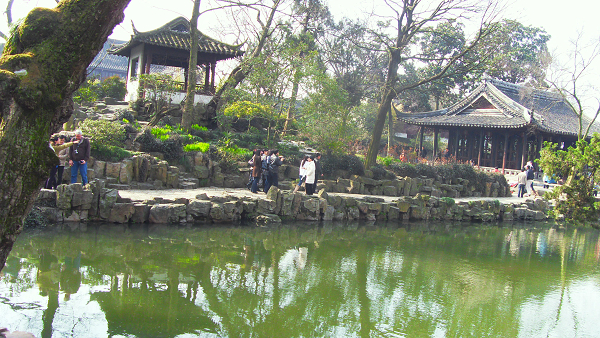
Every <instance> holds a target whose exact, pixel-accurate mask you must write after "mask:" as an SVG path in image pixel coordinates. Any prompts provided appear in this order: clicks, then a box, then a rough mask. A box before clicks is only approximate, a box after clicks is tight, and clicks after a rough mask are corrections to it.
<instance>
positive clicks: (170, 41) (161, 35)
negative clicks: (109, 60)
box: [109, 17, 244, 60]
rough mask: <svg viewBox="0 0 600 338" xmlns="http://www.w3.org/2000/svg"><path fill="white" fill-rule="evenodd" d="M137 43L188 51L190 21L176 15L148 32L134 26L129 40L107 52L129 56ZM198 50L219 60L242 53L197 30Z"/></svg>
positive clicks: (235, 47)
mask: <svg viewBox="0 0 600 338" xmlns="http://www.w3.org/2000/svg"><path fill="white" fill-rule="evenodd" d="M139 43H145V44H149V45H155V46H161V47H168V48H174V49H180V50H185V51H189V50H190V22H189V21H188V20H187V19H186V18H184V17H178V18H176V19H174V20H172V21H170V22H168V23H167V24H165V25H164V26H162V27H160V28H157V29H155V30H152V31H149V32H138V31H137V30H136V29H135V28H134V34H133V35H132V36H131V40H129V41H128V42H127V43H125V44H122V45H120V46H116V47H115V48H113V49H112V50H111V51H110V52H109V53H111V54H117V55H123V56H129V53H130V50H131V48H133V47H134V46H135V45H137V44H139ZM198 52H199V53H208V54H216V55H218V56H220V57H219V58H218V59H220V60H224V59H229V58H233V57H236V56H241V55H243V54H244V52H243V51H241V50H240V49H239V47H238V46H232V45H228V44H226V43H223V42H220V41H217V40H215V39H213V38H211V37H209V36H207V35H205V34H203V33H202V32H198Z"/></svg>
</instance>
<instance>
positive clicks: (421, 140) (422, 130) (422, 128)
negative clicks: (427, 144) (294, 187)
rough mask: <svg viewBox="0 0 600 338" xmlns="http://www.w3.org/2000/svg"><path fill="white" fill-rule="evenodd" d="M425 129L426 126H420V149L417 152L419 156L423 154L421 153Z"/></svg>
mask: <svg viewBox="0 0 600 338" xmlns="http://www.w3.org/2000/svg"><path fill="white" fill-rule="evenodd" d="M424 131H425V127H424V126H421V128H419V149H418V150H417V154H418V155H419V156H422V155H423V154H422V153H421V149H423V132H424Z"/></svg>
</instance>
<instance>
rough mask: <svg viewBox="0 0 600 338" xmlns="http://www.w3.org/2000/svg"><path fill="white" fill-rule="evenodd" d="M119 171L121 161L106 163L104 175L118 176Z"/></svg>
mask: <svg viewBox="0 0 600 338" xmlns="http://www.w3.org/2000/svg"><path fill="white" fill-rule="evenodd" d="M120 173H121V163H110V162H108V163H106V177H110V178H116V179H118V178H119V174H120Z"/></svg>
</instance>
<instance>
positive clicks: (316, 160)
mask: <svg viewBox="0 0 600 338" xmlns="http://www.w3.org/2000/svg"><path fill="white" fill-rule="evenodd" d="M313 162H314V164H315V182H314V184H315V190H316V188H317V183H319V180H320V179H322V178H323V167H322V166H321V153H317V154H315V156H314V157H313Z"/></svg>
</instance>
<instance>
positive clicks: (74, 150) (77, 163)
mask: <svg viewBox="0 0 600 338" xmlns="http://www.w3.org/2000/svg"><path fill="white" fill-rule="evenodd" d="M75 140H77V141H79V143H77V144H74V145H72V146H71V148H69V158H70V160H69V165H70V166H71V184H73V183H76V182H77V171H79V172H80V173H81V183H82V184H83V185H86V184H88V178H87V162H88V161H89V159H90V140H89V139H87V138H85V137H83V134H82V133H81V130H79V129H78V130H76V131H75V138H73V139H72V140H71V141H75Z"/></svg>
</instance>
